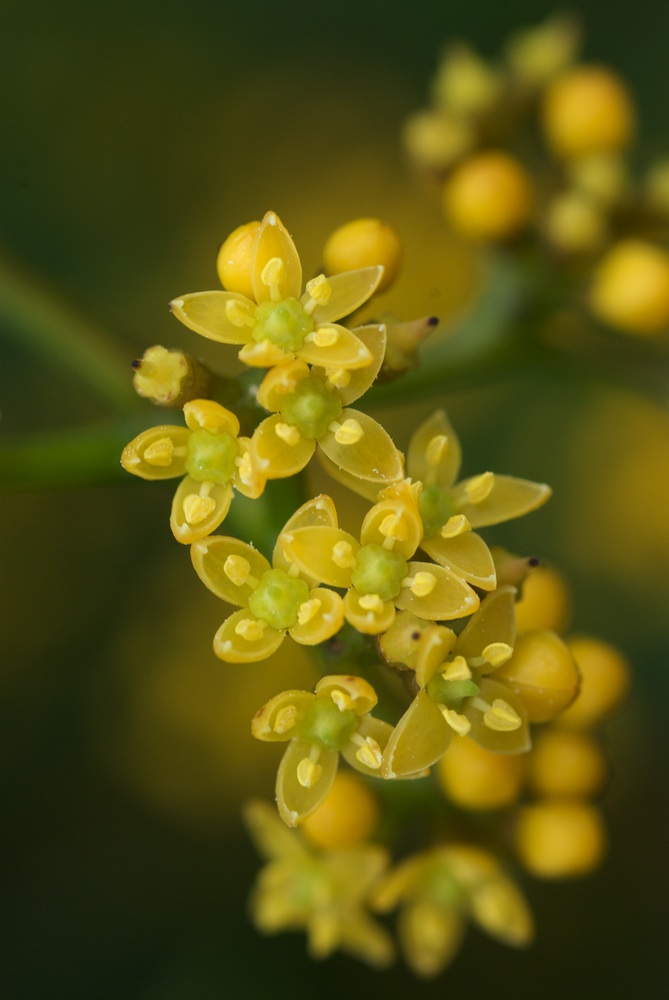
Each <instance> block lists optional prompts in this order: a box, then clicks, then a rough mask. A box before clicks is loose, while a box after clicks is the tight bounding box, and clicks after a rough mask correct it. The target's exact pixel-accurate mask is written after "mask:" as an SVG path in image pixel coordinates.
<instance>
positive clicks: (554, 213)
mask: <svg viewBox="0 0 669 1000" xmlns="http://www.w3.org/2000/svg"><path fill="white" fill-rule="evenodd" d="M542 229H543V232H544V236H545V237H546V239H547V240H548V242H549V243H550V244H551V246H553V247H555V249H556V250H559V251H562V252H563V253H588V252H591V251H593V250H598V249H599V248H600V247H601V246H602V245H603V243H604V242H605V240H606V235H607V229H608V227H607V224H606V217H605V215H604V212H603V211H602V209H601V208H600V206H599V205H598V204H597V203H596V202H595V201H593V199H592V198H591V197H589V196H588V195H585V194H581V192H580V191H566V192H565V193H564V194H561V195H559V196H558V197H557V198H554V199H553V201H551V202H550V203H549V204H548V205H547V207H546V213H545V217H544V219H543V225H542Z"/></svg>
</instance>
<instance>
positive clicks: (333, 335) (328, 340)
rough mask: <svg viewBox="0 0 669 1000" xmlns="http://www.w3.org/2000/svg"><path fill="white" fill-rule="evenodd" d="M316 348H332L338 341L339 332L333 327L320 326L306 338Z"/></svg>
mask: <svg viewBox="0 0 669 1000" xmlns="http://www.w3.org/2000/svg"><path fill="white" fill-rule="evenodd" d="M306 339H307V340H308V341H311V342H312V343H313V344H315V345H316V347H333V346H334V345H335V344H336V343H337V341H338V340H339V331H338V330H337V329H336V327H334V326H321V327H319V328H318V330H314V332H313V333H310V334H309V335H308V337H307V338H306Z"/></svg>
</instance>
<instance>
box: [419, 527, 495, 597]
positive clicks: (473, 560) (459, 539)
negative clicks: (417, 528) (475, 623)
mask: <svg viewBox="0 0 669 1000" xmlns="http://www.w3.org/2000/svg"><path fill="white" fill-rule="evenodd" d="M420 547H421V548H422V549H423V551H424V552H427V554H428V555H429V557H430V559H434V561H435V562H437V563H439V565H440V566H447V567H448V568H449V569H452V570H453V572H454V573H456V574H457V575H458V576H461V577H462V578H463V579H464V580H466V581H467V582H468V583H471V584H472V586H474V587H479V588H480V589H481V590H494V589H495V587H496V585H497V574H496V573H495V563H494V562H493V558H492V555H491V553H490V549H489V548H488V546H487V545H486V543H485V542H484V541H483V539H482V538H481V536H480V535H477V534H475V533H474V532H473V531H464V532H463V533H462V534H461V535H455V537H453V538H442V536H441V535H432V537H431V538H424V539H423V541H422V542H421V545H420Z"/></svg>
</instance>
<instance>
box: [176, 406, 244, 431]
mask: <svg viewBox="0 0 669 1000" xmlns="http://www.w3.org/2000/svg"><path fill="white" fill-rule="evenodd" d="M184 419H185V421H186V424H187V425H188V426H189V427H190V429H191V430H192V431H197V430H205V431H211V433H213V434H217V433H219V432H220V431H225V433H226V434H230V435H231V436H232V437H237V435H238V434H239V420H238V419H237V417H236V416H235V414H234V413H233V412H232V411H231V410H226V408H225V407H224V406H221V404H220V403H217V402H215V400H213V399H191V400H190V401H189V402H188V403H186V404H185V406H184Z"/></svg>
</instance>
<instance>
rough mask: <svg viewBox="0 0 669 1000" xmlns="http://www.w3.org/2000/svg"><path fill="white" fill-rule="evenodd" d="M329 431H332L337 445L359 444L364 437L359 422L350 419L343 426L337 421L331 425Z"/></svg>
mask: <svg viewBox="0 0 669 1000" xmlns="http://www.w3.org/2000/svg"><path fill="white" fill-rule="evenodd" d="M328 430H330V431H332V433H333V434H334V437H335V441H336V442H337V444H357V443H358V441H359V440H360V438H361V437H362V435H363V433H364V432H363V429H362V427H361V426H360V424H359V423H358V421H357V420H353V418H352V417H349V419H348V420H345V421H344V423H343V424H339V423H337V421H336V420H333V422H332V423H331V424H330V426H329V428H328Z"/></svg>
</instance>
